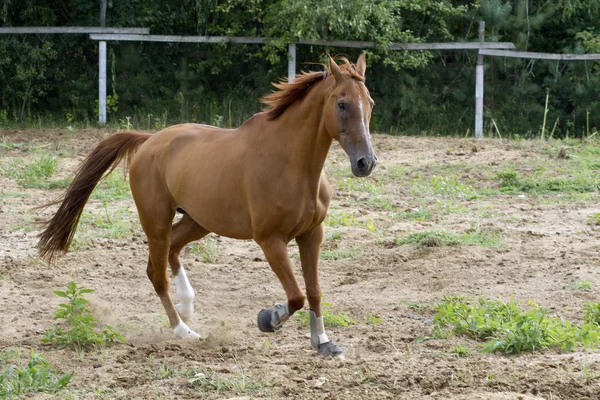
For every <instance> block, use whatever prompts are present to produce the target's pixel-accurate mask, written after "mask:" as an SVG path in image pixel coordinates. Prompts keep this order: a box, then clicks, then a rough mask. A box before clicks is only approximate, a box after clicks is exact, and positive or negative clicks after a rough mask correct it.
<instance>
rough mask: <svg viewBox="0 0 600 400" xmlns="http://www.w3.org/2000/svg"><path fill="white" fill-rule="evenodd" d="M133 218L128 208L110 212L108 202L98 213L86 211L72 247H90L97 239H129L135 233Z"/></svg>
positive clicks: (74, 248)
mask: <svg viewBox="0 0 600 400" xmlns="http://www.w3.org/2000/svg"><path fill="white" fill-rule="evenodd" d="M132 219H133V213H132V212H130V211H129V209H128V208H122V209H119V210H116V211H110V212H109V210H108V206H107V204H106V203H105V204H104V209H103V210H102V211H100V213H98V214H91V213H89V212H87V211H84V212H83V214H81V219H80V221H79V227H78V228H77V233H76V234H75V240H74V241H73V244H72V246H71V248H72V249H73V250H81V249H86V248H89V247H90V246H91V244H92V242H93V240H95V239H127V238H129V237H131V235H132V234H133V229H134V228H133V223H132Z"/></svg>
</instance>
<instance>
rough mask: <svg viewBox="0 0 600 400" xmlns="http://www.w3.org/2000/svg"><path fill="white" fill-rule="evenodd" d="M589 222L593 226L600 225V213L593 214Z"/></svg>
mask: <svg viewBox="0 0 600 400" xmlns="http://www.w3.org/2000/svg"><path fill="white" fill-rule="evenodd" d="M588 221H589V223H590V224H591V225H600V212H597V213H593V214H592V215H591V216H590V218H589V220H588Z"/></svg>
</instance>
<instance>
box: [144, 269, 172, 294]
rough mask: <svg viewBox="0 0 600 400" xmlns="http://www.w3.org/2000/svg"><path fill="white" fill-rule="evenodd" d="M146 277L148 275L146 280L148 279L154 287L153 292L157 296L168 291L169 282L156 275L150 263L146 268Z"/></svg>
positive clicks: (163, 277)
mask: <svg viewBox="0 0 600 400" xmlns="http://www.w3.org/2000/svg"><path fill="white" fill-rule="evenodd" d="M146 275H148V279H150V282H152V286H154V291H155V292H156V294H158V295H159V296H160V295H161V294H163V293H166V292H167V291H168V290H169V280H168V279H166V277H165V276H161V275H159V274H157V273H156V270H155V269H154V267H153V266H152V263H151V262H149V263H148V267H147V268H146Z"/></svg>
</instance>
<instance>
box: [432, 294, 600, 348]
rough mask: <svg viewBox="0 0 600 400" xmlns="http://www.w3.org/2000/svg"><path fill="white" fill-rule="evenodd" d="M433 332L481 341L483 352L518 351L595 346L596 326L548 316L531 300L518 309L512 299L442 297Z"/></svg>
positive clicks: (439, 334)
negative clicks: (527, 306)
mask: <svg viewBox="0 0 600 400" xmlns="http://www.w3.org/2000/svg"><path fill="white" fill-rule="evenodd" d="M433 322H434V326H435V327H434V335H435V336H437V337H448V335H449V334H454V335H464V336H467V337H469V338H471V339H475V340H478V341H483V342H484V345H483V348H484V350H485V351H487V352H494V351H500V352H503V353H512V354H518V353H521V352H523V351H536V350H543V349H548V348H560V349H563V350H565V351H572V350H573V349H574V348H575V347H576V346H579V345H580V346H583V347H584V348H586V349H589V348H595V347H596V346H597V345H598V337H599V335H600V330H599V326H598V325H595V324H591V323H586V324H584V325H582V326H577V325H575V324H572V323H571V322H569V321H565V320H562V319H559V318H555V317H550V316H548V310H545V309H543V308H540V307H539V306H538V305H537V304H535V303H530V304H529V310H527V311H521V310H520V309H519V305H518V304H517V303H516V302H514V301H512V300H511V301H509V302H507V303H505V302H502V301H494V300H487V299H479V300H470V299H467V298H464V297H454V296H450V297H448V296H447V297H444V299H443V301H442V303H440V304H438V305H437V306H436V313H435V315H434V317H433Z"/></svg>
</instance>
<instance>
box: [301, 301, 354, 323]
mask: <svg viewBox="0 0 600 400" xmlns="http://www.w3.org/2000/svg"><path fill="white" fill-rule="evenodd" d="M321 306H322V307H323V310H322V311H321V314H322V315H323V323H324V324H325V326H329V327H343V328H345V327H348V326H350V325H357V324H358V321H356V320H355V319H353V318H351V317H350V316H349V315H348V314H346V313H344V312H335V311H330V310H329V308H330V307H331V304H329V303H326V302H322V303H321ZM294 315H295V316H296V319H297V320H298V321H299V322H300V324H301V325H302V326H309V325H310V315H309V314H308V313H307V312H306V311H302V310H300V311H296V313H295V314H294Z"/></svg>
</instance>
